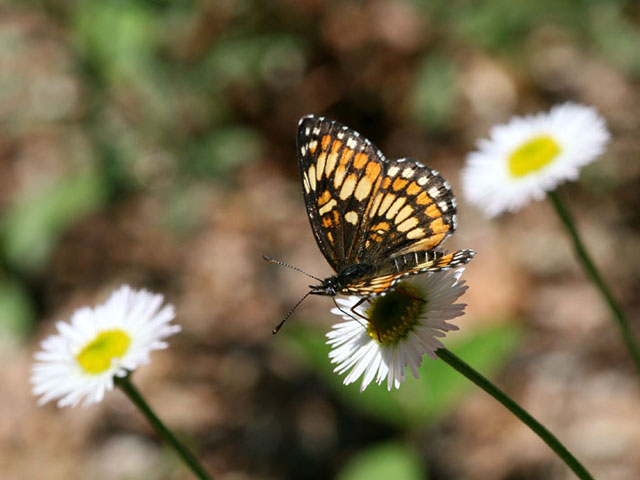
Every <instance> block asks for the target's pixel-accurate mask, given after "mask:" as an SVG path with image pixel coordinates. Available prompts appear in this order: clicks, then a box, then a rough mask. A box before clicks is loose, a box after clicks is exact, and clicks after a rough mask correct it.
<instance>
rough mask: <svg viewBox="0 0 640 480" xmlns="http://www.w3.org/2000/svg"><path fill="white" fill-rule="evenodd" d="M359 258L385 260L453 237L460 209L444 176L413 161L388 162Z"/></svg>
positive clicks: (376, 194) (420, 249)
mask: <svg viewBox="0 0 640 480" xmlns="http://www.w3.org/2000/svg"><path fill="white" fill-rule="evenodd" d="M367 216H368V218H367V219H366V220H367V221H366V225H367V230H366V232H364V233H363V235H364V237H365V241H364V244H363V245H362V246H361V251H360V252H359V253H358V255H357V257H356V258H355V260H356V261H359V262H368V261H369V258H371V257H373V258H387V257H390V256H396V255H399V254H401V253H407V252H413V251H422V250H429V249H432V248H435V247H437V246H438V245H439V244H440V243H442V241H443V240H444V239H445V238H446V237H447V236H449V235H450V234H451V233H453V232H454V231H455V228H456V203H455V198H454V196H453V192H452V190H451V187H450V185H449V184H448V183H447V182H446V181H445V180H444V179H443V178H442V176H440V174H439V173H438V172H437V171H436V170H434V169H432V168H429V167H426V166H424V165H422V164H421V163H419V162H417V161H415V160H411V159H399V160H393V161H388V162H387V163H386V164H385V174H384V175H383V177H382V181H381V182H380V187H379V188H378V190H377V191H376V193H375V195H374V197H373V199H372V203H371V205H370V208H369V209H368V212H367Z"/></svg>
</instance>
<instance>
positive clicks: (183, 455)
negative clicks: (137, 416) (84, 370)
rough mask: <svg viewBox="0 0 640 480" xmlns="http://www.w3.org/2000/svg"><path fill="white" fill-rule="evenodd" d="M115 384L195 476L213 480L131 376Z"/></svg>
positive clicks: (118, 379) (116, 379)
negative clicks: (140, 390)
mask: <svg viewBox="0 0 640 480" xmlns="http://www.w3.org/2000/svg"><path fill="white" fill-rule="evenodd" d="M115 384H116V385H117V386H118V387H119V388H120V390H122V391H123V392H124V393H125V395H126V396H127V397H129V400H131V401H132V402H133V404H134V405H135V406H136V407H138V410H140V411H141V412H142V414H143V415H144V416H145V417H147V420H148V421H149V423H150V424H151V425H153V428H155V430H156V432H158V433H159V434H160V436H161V437H162V438H163V439H164V440H165V441H166V442H167V443H168V444H169V445H171V447H172V448H173V449H174V450H175V451H176V453H177V454H178V456H179V457H180V459H181V460H182V461H183V462H184V463H185V464H186V465H187V467H189V468H190V469H191V471H192V472H193V473H194V475H195V476H196V477H197V478H199V479H200V480H211V478H212V477H210V476H209V474H208V473H207V472H206V470H205V469H204V467H203V466H202V465H201V464H200V462H199V461H198V459H197V458H196V457H195V455H193V453H191V451H190V450H189V449H188V448H187V447H186V446H184V445H183V444H182V443H181V442H180V440H178V439H177V438H176V436H175V435H174V434H173V432H171V430H169V429H168V428H167V426H166V425H165V424H164V423H162V420H160V419H159V418H158V416H157V415H156V414H155V412H154V411H153V410H152V409H151V407H150V406H149V404H148V403H147V402H146V401H145V399H144V398H143V397H142V395H140V392H139V391H138V389H137V388H136V387H135V386H134V385H133V383H131V380H130V379H129V375H127V376H126V377H121V378H118V377H116V378H115Z"/></svg>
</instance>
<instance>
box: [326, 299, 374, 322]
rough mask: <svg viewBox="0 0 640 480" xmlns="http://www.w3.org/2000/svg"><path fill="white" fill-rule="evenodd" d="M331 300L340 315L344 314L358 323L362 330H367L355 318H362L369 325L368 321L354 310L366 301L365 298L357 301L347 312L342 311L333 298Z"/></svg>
mask: <svg viewBox="0 0 640 480" xmlns="http://www.w3.org/2000/svg"><path fill="white" fill-rule="evenodd" d="M331 299H332V300H333V303H334V305H335V306H336V308H337V309H338V310H340V311H341V312H342V313H344V314H345V315H346V316H347V317H351V318H353V319H354V320H355V321H356V322H358V323H359V324H360V325H362V328H364V329H366V328H367V327H366V325H365V324H363V323H362V322H361V321H360V320H359V319H358V318H357V317H360V318H362V319H363V320H365V321H366V322H367V323H369V321H370V320H369V319H368V318H367V317H365V316H364V315H362V314H361V313H360V312H358V311H356V308H358V307H359V306H360V305H362V304H363V303H364V302H365V301H366V300H367V298H366V297H363V298H361V299H360V300H358V302H357V303H356V304H355V305H353V306H352V307H351V308H350V309H349V311H346V310H344V309H343V308H342V307H341V306H340V305H338V302H336V299H335V297H332V298H331Z"/></svg>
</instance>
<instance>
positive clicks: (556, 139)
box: [461, 102, 610, 216]
mask: <svg viewBox="0 0 640 480" xmlns="http://www.w3.org/2000/svg"><path fill="white" fill-rule="evenodd" d="M609 139H610V135H609V132H608V131H607V127H606V124H605V121H604V119H603V118H602V117H601V116H600V115H599V114H598V112H597V111H596V110H595V109H594V108H593V107H587V106H584V105H578V104H575V103H571V102H567V103H564V104H562V105H558V106H555V107H553V108H552V109H551V111H550V112H548V113H547V112H544V113H538V114H537V115H529V116H525V117H513V118H512V119H511V120H510V121H509V123H507V124H506V125H497V126H494V127H493V128H492V129H491V132H490V135H489V139H488V140H487V139H483V140H480V141H479V142H478V144H477V148H478V150H477V151H475V152H473V153H470V154H469V155H467V165H466V167H465V168H464V169H463V171H462V174H461V175H462V188H463V193H464V196H465V197H466V199H467V200H468V201H469V202H471V203H474V204H475V205H477V206H478V207H479V208H481V209H482V210H484V212H485V213H486V214H487V215H488V216H495V215H498V214H500V213H502V212H504V211H512V212H513V211H516V210H519V209H520V208H522V207H523V206H524V205H526V204H527V203H529V201H530V200H531V199H532V198H533V199H534V200H542V199H543V198H544V197H545V192H547V191H550V190H553V189H555V188H556V187H557V186H558V185H559V184H560V183H562V182H564V181H566V180H576V179H577V178H578V175H579V172H580V168H581V167H583V166H585V165H587V164H588V163H591V162H592V161H593V160H595V159H596V157H598V156H599V155H601V154H602V153H603V152H604V150H605V147H606V145H607V143H608V141H609Z"/></svg>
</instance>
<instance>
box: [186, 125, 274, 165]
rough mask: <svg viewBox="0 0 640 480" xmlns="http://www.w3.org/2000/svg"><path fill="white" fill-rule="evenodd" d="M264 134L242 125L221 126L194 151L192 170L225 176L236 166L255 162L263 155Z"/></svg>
mask: <svg viewBox="0 0 640 480" xmlns="http://www.w3.org/2000/svg"><path fill="white" fill-rule="evenodd" d="M262 149H263V140H262V137H261V136H260V135H259V134H258V133H257V132H256V131H255V130H253V129H251V128H246V127H242V126H225V127H220V128H217V129H216V130H215V131H214V132H213V133H212V134H211V135H210V136H209V137H207V138H206V139H205V140H204V141H203V142H201V143H200V144H198V145H195V147H194V148H193V150H192V151H191V152H190V155H189V160H190V162H189V163H188V164H187V168H189V169H190V170H191V172H190V173H195V174H196V175H206V176H222V175H225V174H228V173H229V172H230V171H231V170H233V169H234V168H237V167H240V166H242V165H246V164H248V163H250V162H254V161H256V160H257V159H259V158H260V156H261V155H262Z"/></svg>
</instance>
